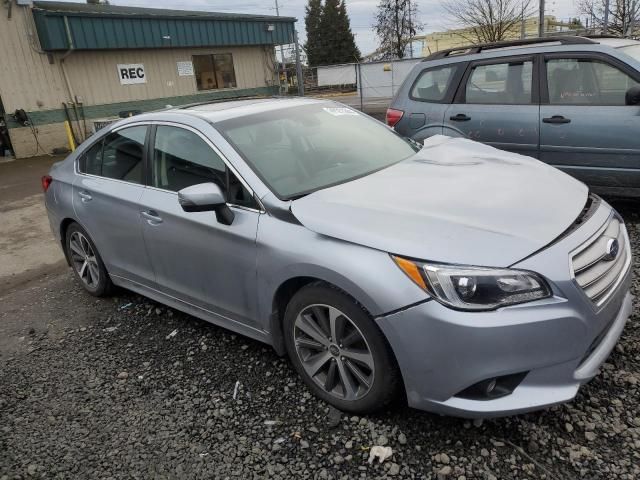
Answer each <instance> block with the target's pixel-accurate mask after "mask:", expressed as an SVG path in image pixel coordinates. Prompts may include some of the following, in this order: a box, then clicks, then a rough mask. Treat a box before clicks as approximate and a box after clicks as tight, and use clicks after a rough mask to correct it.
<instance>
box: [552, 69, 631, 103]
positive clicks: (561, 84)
mask: <svg viewBox="0 0 640 480" xmlns="http://www.w3.org/2000/svg"><path fill="white" fill-rule="evenodd" d="M547 84H548V85H549V102H550V103H551V104H560V105H625V93H626V91H627V90H628V89H629V88H630V87H632V86H634V85H637V84H638V83H637V82H636V81H635V80H633V79H632V78H631V77H629V76H628V75H627V74H626V73H624V72H622V71H621V70H618V69H617V68H616V67H613V66H612V65H609V64H608V63H605V62H602V61H600V60H595V59H587V58H585V59H582V58H580V59H578V58H560V59H552V60H548V61H547Z"/></svg>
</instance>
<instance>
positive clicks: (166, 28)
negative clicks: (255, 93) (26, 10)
mask: <svg viewBox="0 0 640 480" xmlns="http://www.w3.org/2000/svg"><path fill="white" fill-rule="evenodd" d="M33 16H34V19H35V23H36V29H37V31H38V37H39V38H40V44H41V46H42V49H43V50H45V51H56V50H58V51H60V50H70V49H74V50H113V49H141V48H184V47H218V46H242V45H281V44H288V43H293V42H294V23H295V22H296V19H295V18H292V17H275V16H267V15H242V14H228V13H211V12H191V11H182V10H161V9H153V8H135V7H117V6H111V5H87V4H73V3H62V2H34V7H33Z"/></svg>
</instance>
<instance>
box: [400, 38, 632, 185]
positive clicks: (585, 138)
mask: <svg viewBox="0 0 640 480" xmlns="http://www.w3.org/2000/svg"><path fill="white" fill-rule="evenodd" d="M387 123H388V124H389V125H390V126H392V127H393V128H394V129H395V130H396V131H397V132H398V133H400V134H401V135H404V136H406V137H410V138H412V139H414V140H416V141H420V142H422V141H424V139H426V138H428V137H431V136H433V135H436V134H444V135H448V136H453V137H467V138H471V139H473V140H477V141H479V142H483V143H487V144H489V145H492V146H494V147H497V148H500V149H503V150H508V151H512V152H516V153H520V154H523V155H528V156H531V157H534V158H537V159H539V160H542V161H543V162H546V163H548V164H551V165H553V166H555V167H558V168H560V169H561V170H563V171H565V172H566V173H569V174H571V175H573V176H574V177H576V178H578V179H579V180H582V181H583V182H585V183H586V184H588V185H589V186H590V187H591V188H592V190H594V191H596V192H599V193H601V194H607V195H619V196H635V197H638V196H640V42H639V41H636V40H629V39H623V38H611V37H592V38H587V37H575V36H571V37H569V36H566V37H555V38H544V39H539V38H538V39H527V40H516V41H512V42H501V43H494V44H486V45H475V46H470V47H461V48H457V49H451V50H443V51H439V52H436V53H434V54H432V55H431V56H429V57H427V58H426V59H425V60H424V61H422V62H420V63H419V64H417V65H416V66H415V67H414V68H413V70H412V71H411V73H410V74H409V75H408V76H407V78H406V79H405V81H404V83H403V85H402V87H401V88H400V90H399V91H398V93H397V95H396V96H395V98H394V99H393V101H392V103H391V105H390V108H389V110H388V111H387Z"/></svg>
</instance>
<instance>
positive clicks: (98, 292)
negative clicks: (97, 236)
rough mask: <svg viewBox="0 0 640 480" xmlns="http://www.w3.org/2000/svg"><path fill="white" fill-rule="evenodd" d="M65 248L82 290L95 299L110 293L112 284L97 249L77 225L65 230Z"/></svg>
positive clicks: (74, 224)
mask: <svg viewBox="0 0 640 480" xmlns="http://www.w3.org/2000/svg"><path fill="white" fill-rule="evenodd" d="M65 246H66V249H67V256H68V258H69V262H70V263H71V267H72V268H73V271H74V273H75V274H76V277H77V278H78V280H80V283H81V284H82V286H83V287H84V289H85V290H86V291H87V292H89V293H90V294H91V295H94V296H96V297H102V296H106V295H108V294H109V293H111V291H112V290H113V284H112V283H111V278H109V274H108V273H107V269H106V268H105V266H104V263H103V262H102V258H100V254H99V253H98V249H97V248H96V246H95V244H94V243H93V241H92V240H91V238H90V237H89V235H88V234H87V232H86V231H85V230H84V229H83V228H82V227H81V226H80V225H78V224H77V223H73V224H71V225H70V226H69V228H67V235H66V242H65Z"/></svg>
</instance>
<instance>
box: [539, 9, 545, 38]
mask: <svg viewBox="0 0 640 480" xmlns="http://www.w3.org/2000/svg"><path fill="white" fill-rule="evenodd" d="M538 36H539V37H544V0H540V12H538Z"/></svg>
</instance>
